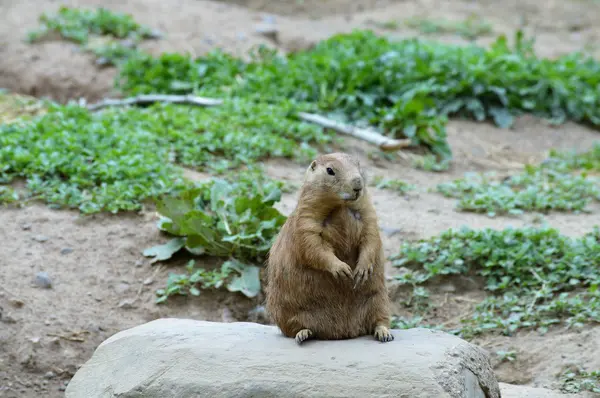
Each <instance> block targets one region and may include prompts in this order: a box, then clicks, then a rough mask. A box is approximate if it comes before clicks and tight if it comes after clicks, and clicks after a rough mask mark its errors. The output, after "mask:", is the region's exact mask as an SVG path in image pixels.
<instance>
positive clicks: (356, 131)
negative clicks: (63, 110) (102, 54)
mask: <svg viewBox="0 0 600 398" xmlns="http://www.w3.org/2000/svg"><path fill="white" fill-rule="evenodd" d="M154 102H166V103H173V104H187V105H196V106H217V105H221V104H222V103H223V100H220V99H216V98H206V97H196V96H193V95H166V94H146V95H138V96H135V97H128V98H123V99H110V98H109V99H105V100H102V101H99V102H96V103H94V104H90V105H88V106H87V109H89V110H90V111H96V110H99V109H102V108H106V107H110V106H129V105H142V104H151V103H154ZM298 117H299V118H300V119H301V120H304V121H306V122H310V123H314V124H317V125H319V126H321V127H324V128H328V129H331V130H334V131H337V132H338V133H342V134H346V135H349V136H352V137H354V138H358V139H360V140H363V141H366V142H368V143H371V144H374V145H377V146H378V147H379V149H381V150H383V151H395V150H398V149H401V148H406V147H409V146H411V142H410V140H409V139H400V140H399V139H394V138H389V137H385V136H383V135H381V134H379V133H378V132H376V131H373V130H368V129H363V128H359V127H354V126H350V125H347V124H344V123H340V122H337V121H335V120H331V119H327V118H326V117H323V116H320V115H316V114H313V113H305V112H299V113H298Z"/></svg>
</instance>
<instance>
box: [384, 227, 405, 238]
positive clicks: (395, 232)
mask: <svg viewBox="0 0 600 398" xmlns="http://www.w3.org/2000/svg"><path fill="white" fill-rule="evenodd" d="M380 229H381V231H382V232H383V233H384V234H386V235H387V236H388V237H391V236H394V235H398V234H399V233H401V232H402V228H390V227H381V228H380Z"/></svg>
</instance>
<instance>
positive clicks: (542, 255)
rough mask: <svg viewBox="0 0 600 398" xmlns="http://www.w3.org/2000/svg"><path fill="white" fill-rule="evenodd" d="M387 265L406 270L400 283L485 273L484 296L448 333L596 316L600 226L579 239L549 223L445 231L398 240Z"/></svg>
mask: <svg viewBox="0 0 600 398" xmlns="http://www.w3.org/2000/svg"><path fill="white" fill-rule="evenodd" d="M392 264H393V265H394V266H396V267H405V268H406V271H405V272H404V274H403V275H402V276H399V277H398V278H397V279H398V283H400V284H411V285H413V286H420V285H424V284H425V283H427V282H428V281H430V280H431V279H432V278H439V277H444V276H451V275H457V274H471V275H472V274H476V275H479V276H481V277H483V278H484V279H485V283H486V286H485V289H486V290H487V291H488V292H489V293H490V295H489V296H488V297H487V298H486V299H485V300H484V301H483V302H481V303H480V304H478V305H477V306H476V309H475V314H474V315H473V316H472V317H471V318H469V319H463V320H462V326H461V327H460V328H459V329H457V330H454V331H453V332H455V333H458V334H460V335H461V336H463V337H465V338H467V337H470V336H473V335H476V334H480V333H484V332H492V331H498V332H502V333H504V334H512V333H514V332H516V331H517V330H520V329H526V328H537V329H538V330H539V331H542V332H544V331H545V330H547V328H548V327H549V326H551V325H553V324H561V323H566V325H567V326H580V325H582V324H584V323H590V322H600V292H599V291H598V285H599V284H600V270H598V267H597V266H596V265H597V264H600V229H599V228H596V229H595V230H594V231H593V232H591V233H588V234H585V235H584V236H582V237H580V238H570V237H566V236H563V235H561V234H560V233H559V232H558V231H557V230H555V229H552V228H540V229H535V228H523V229H514V228H507V229H504V230H493V229H483V230H472V229H469V228H466V227H464V228H461V229H460V230H453V229H450V230H448V231H446V232H444V233H442V234H440V235H439V236H436V237H433V238H430V239H427V240H421V241H419V242H416V243H405V244H403V245H402V247H401V249H400V252H399V254H398V255H396V256H393V257H392Z"/></svg>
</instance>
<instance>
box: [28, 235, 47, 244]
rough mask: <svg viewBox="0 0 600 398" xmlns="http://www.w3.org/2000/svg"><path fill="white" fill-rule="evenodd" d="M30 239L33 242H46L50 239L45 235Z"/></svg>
mask: <svg viewBox="0 0 600 398" xmlns="http://www.w3.org/2000/svg"><path fill="white" fill-rule="evenodd" d="M31 239H33V240H35V241H36V242H46V241H47V240H48V239H50V238H48V237H47V236H46V235H35V236H33V237H32V238H31Z"/></svg>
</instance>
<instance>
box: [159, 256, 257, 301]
mask: <svg viewBox="0 0 600 398" xmlns="http://www.w3.org/2000/svg"><path fill="white" fill-rule="evenodd" d="M195 263H196V262H195V260H190V261H189V262H188V264H187V265H186V267H185V269H186V271H187V273H185V274H175V273H170V274H169V278H168V279H167V286H166V287H165V288H162V289H158V290H157V291H156V295H157V296H158V298H157V299H156V303H163V302H165V301H166V300H167V299H168V298H169V297H170V296H174V295H180V296H187V295H188V294H190V295H192V296H199V295H200V294H201V293H202V290H209V289H219V288H221V287H223V286H225V287H226V288H227V290H229V291H230V292H242V293H243V294H244V295H245V296H247V297H250V298H252V297H255V296H256V295H257V294H258V293H260V279H259V268H258V267H257V266H254V265H248V264H242V263H240V262H238V261H235V260H230V261H226V262H224V263H223V264H222V265H221V267H220V268H219V269H215V270H206V269H204V268H196V267H195ZM232 274H233V277H232Z"/></svg>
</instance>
